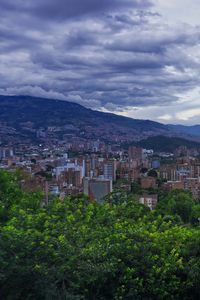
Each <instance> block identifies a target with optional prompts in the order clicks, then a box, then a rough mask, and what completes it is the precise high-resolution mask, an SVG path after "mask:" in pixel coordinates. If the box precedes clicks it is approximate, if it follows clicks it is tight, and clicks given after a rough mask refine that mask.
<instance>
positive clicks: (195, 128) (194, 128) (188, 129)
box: [168, 125, 200, 137]
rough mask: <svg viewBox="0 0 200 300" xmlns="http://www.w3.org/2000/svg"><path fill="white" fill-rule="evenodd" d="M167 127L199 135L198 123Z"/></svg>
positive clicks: (199, 127) (178, 131)
mask: <svg viewBox="0 0 200 300" xmlns="http://www.w3.org/2000/svg"><path fill="white" fill-rule="evenodd" d="M168 127H169V129H171V130H173V131H174V132H176V133H183V134H187V135H192V136H198V137H200V125H193V126H184V125H168Z"/></svg>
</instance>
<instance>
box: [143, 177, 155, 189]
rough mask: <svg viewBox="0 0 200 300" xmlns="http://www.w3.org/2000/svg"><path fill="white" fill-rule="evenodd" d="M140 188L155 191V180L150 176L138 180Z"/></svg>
mask: <svg viewBox="0 0 200 300" xmlns="http://www.w3.org/2000/svg"><path fill="white" fill-rule="evenodd" d="M140 186H141V188H142V189H149V188H153V189H155V188H157V187H158V185H157V183H156V178H155V177H151V176H148V177H143V178H140Z"/></svg>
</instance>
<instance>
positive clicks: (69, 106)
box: [0, 95, 176, 142]
mask: <svg viewBox="0 0 200 300" xmlns="http://www.w3.org/2000/svg"><path fill="white" fill-rule="evenodd" d="M0 123H1V130H0V139H1V140H3V141H4V142H12V141H13V139H12V137H14V140H15V141H17V139H19V140H21V139H23V140H24V141H26V140H27V141H35V140H38V136H39V133H38V132H39V131H41V132H43V133H44V134H43V135H46V137H47V139H58V140H63V139H65V135H66V134H68V135H70V134H71V135H73V134H74V136H77V137H79V138H82V139H93V140H94V139H100V140H103V141H106V142H130V141H139V140H143V139H146V138H148V137H150V136H156V135H165V136H176V133H175V132H174V130H172V129H170V128H169V127H168V126H167V125H164V124H162V123H159V122H155V121H151V120H142V119H132V118H129V117H124V116H119V115H115V114H113V113H107V112H100V111H96V110H92V109H90V108H86V107H84V106H82V105H81V104H78V103H74V102H69V101H64V100H57V99H48V98H41V97H32V96H24V95H23V96H5V95H0ZM69 126H71V127H70V128H69ZM51 127H53V129H52V128H51Z"/></svg>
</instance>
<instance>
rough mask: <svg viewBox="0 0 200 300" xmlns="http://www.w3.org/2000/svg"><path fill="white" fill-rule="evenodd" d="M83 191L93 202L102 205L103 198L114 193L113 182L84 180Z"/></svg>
mask: <svg viewBox="0 0 200 300" xmlns="http://www.w3.org/2000/svg"><path fill="white" fill-rule="evenodd" d="M83 190H84V193H85V194H86V195H88V196H89V198H90V199H91V200H96V201H97V202H98V203H102V201H103V198H104V197H105V196H106V195H108V194H109V193H111V192H112V180H110V179H101V178H93V179H91V178H84V180H83Z"/></svg>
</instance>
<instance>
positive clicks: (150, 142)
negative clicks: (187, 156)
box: [137, 136, 200, 152]
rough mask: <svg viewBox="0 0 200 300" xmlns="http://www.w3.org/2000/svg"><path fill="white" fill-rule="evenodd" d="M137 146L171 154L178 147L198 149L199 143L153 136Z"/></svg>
mask: <svg viewBox="0 0 200 300" xmlns="http://www.w3.org/2000/svg"><path fill="white" fill-rule="evenodd" d="M137 145H139V146H141V147H143V148H146V149H150V148H151V149H153V150H154V151H160V152H173V151H174V150H175V149H176V148H178V147H179V146H186V147H187V148H189V149H191V148H200V143H199V142H194V141H190V140H186V139H183V138H178V137H166V136H154V137H149V138H147V139H146V140H142V141H140V142H139V143H137Z"/></svg>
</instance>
